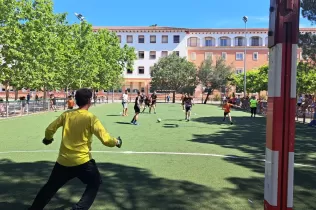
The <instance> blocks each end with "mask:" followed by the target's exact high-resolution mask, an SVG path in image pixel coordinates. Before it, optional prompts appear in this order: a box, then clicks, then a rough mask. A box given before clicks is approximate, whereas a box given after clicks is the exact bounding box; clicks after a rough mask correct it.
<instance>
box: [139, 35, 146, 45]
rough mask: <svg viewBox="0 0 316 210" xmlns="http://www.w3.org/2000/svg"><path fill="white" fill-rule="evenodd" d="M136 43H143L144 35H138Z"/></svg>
mask: <svg viewBox="0 0 316 210" xmlns="http://www.w3.org/2000/svg"><path fill="white" fill-rule="evenodd" d="M138 43H145V36H144V35H138Z"/></svg>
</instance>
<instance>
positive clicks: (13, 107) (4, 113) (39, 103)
mask: <svg viewBox="0 0 316 210" xmlns="http://www.w3.org/2000/svg"><path fill="white" fill-rule="evenodd" d="M67 101H68V99H65V98H57V99H56V105H55V108H56V111H57V110H66V109H67V108H68V107H67ZM92 102H93V104H94V105H97V104H104V103H108V99H107V98H106V97H104V98H98V99H97V100H95V101H94V100H93V101H92ZM48 111H54V109H53V107H52V103H51V100H50V99H46V100H44V99H39V100H30V101H26V100H23V101H21V100H17V101H8V102H7V101H4V102H0V118H9V117H17V116H24V115H30V114H35V113H41V112H48Z"/></svg>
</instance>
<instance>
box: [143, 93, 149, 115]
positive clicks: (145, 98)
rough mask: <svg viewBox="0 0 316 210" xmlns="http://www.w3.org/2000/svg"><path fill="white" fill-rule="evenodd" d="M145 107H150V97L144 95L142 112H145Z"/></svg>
mask: <svg viewBox="0 0 316 210" xmlns="http://www.w3.org/2000/svg"><path fill="white" fill-rule="evenodd" d="M147 107H150V97H149V96H146V95H145V96H144V109H143V111H142V113H144V112H145V110H146V108H147Z"/></svg>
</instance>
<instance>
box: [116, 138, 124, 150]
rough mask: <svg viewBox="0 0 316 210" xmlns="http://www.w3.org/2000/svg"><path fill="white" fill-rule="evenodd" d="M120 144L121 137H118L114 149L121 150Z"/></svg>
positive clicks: (121, 142)
mask: <svg viewBox="0 0 316 210" xmlns="http://www.w3.org/2000/svg"><path fill="white" fill-rule="evenodd" d="M122 144H123V141H122V139H121V137H118V138H117V142H116V147H118V148H121V146H122Z"/></svg>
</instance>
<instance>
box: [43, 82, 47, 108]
mask: <svg viewBox="0 0 316 210" xmlns="http://www.w3.org/2000/svg"><path fill="white" fill-rule="evenodd" d="M46 97H47V96H46V88H45V86H44V88H43V110H45V108H46V107H45V104H46V103H45V102H46Z"/></svg>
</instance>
